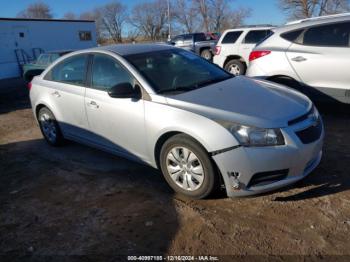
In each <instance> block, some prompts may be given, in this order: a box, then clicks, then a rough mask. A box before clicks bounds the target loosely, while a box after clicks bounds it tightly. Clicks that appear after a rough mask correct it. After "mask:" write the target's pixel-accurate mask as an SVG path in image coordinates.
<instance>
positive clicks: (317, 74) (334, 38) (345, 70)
mask: <svg viewBox="0 0 350 262" xmlns="http://www.w3.org/2000/svg"><path fill="white" fill-rule="evenodd" d="M349 35H350V13H347V14H341V15H332V16H324V17H318V18H310V19H305V20H299V21H295V22H292V23H289V24H287V25H285V26H283V27H280V28H277V29H274V34H273V35H272V36H270V37H269V38H268V39H266V40H265V41H263V42H262V43H261V44H259V45H258V46H257V47H256V48H255V49H254V51H253V52H252V53H251V54H250V57H249V60H250V66H249V68H248V71H247V75H248V76H251V77H262V78H264V79H268V80H271V81H274V82H277V83H281V84H285V85H288V86H291V87H293V88H295V89H297V90H299V91H302V92H303V93H305V94H307V95H308V96H310V97H312V98H315V99H320V100H328V101H329V100H335V101H340V102H343V103H350V74H349V68H350V37H349Z"/></svg>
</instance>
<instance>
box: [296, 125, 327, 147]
mask: <svg viewBox="0 0 350 262" xmlns="http://www.w3.org/2000/svg"><path fill="white" fill-rule="evenodd" d="M295 133H296V135H297V136H298V137H299V139H300V140H301V142H302V143H303V144H310V143H313V142H315V141H317V140H318V139H319V138H320V137H321V134H322V124H321V121H320V120H318V121H317V122H316V125H312V126H310V127H308V128H306V129H304V130H301V131H297V132H295Z"/></svg>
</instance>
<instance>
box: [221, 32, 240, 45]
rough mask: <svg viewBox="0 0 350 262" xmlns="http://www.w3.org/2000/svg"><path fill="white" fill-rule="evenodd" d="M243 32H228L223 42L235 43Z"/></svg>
mask: <svg viewBox="0 0 350 262" xmlns="http://www.w3.org/2000/svg"><path fill="white" fill-rule="evenodd" d="M241 34H242V31H235V32H228V33H227V34H226V35H225V36H224V38H223V39H222V41H221V43H222V44H234V43H236V41H237V39H238V38H239V37H240V35H241Z"/></svg>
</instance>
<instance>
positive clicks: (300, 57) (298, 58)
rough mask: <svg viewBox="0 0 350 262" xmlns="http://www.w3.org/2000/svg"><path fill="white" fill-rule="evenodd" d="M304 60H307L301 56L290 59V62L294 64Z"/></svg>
mask: <svg viewBox="0 0 350 262" xmlns="http://www.w3.org/2000/svg"><path fill="white" fill-rule="evenodd" d="M306 60H307V59H306V58H305V57H303V56H297V57H294V58H292V61H294V62H304V61H306Z"/></svg>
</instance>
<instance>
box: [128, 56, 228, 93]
mask: <svg viewBox="0 0 350 262" xmlns="http://www.w3.org/2000/svg"><path fill="white" fill-rule="evenodd" d="M126 59H127V60H128V61H129V62H130V63H131V64H132V65H134V67H135V68H136V69H137V70H138V71H139V72H140V73H141V74H142V75H143V76H144V77H145V78H146V79H147V80H148V82H149V83H150V85H151V86H152V87H153V89H154V90H155V91H156V92H158V93H166V92H169V93H170V92H186V91H190V90H194V89H197V88H201V87H204V86H206V85H209V84H213V83H217V82H220V81H224V80H226V79H228V78H231V77H233V76H232V75H230V74H229V73H227V72H226V71H224V70H223V69H221V68H219V67H217V66H215V65H213V64H212V63H210V62H208V61H206V60H205V59H203V58H201V57H199V56H197V55H195V54H193V53H191V52H188V51H185V50H177V49H169V50H163V51H155V52H147V53H142V54H136V55H129V56H126Z"/></svg>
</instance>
